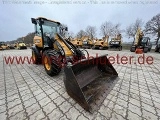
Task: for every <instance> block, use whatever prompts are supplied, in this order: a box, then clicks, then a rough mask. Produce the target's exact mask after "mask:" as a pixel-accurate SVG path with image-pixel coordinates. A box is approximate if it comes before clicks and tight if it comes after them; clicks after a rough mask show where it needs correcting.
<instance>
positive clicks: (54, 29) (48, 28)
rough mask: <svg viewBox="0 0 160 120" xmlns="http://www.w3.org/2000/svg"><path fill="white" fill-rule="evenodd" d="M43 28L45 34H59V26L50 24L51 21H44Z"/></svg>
mask: <svg viewBox="0 0 160 120" xmlns="http://www.w3.org/2000/svg"><path fill="white" fill-rule="evenodd" d="M42 27H43V33H48V34H50V35H52V34H54V33H59V24H57V23H54V22H50V21H44V24H43V25H42Z"/></svg>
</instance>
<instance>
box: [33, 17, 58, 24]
mask: <svg viewBox="0 0 160 120" xmlns="http://www.w3.org/2000/svg"><path fill="white" fill-rule="evenodd" d="M35 19H36V20H39V19H43V20H47V21H50V22H55V23H58V24H61V23H60V22H58V21H55V20H50V19H47V18H45V17H37V18H35Z"/></svg>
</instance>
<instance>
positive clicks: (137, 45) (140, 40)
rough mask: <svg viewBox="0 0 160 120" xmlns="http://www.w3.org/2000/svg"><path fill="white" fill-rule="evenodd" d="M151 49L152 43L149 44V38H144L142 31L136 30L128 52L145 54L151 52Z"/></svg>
mask: <svg viewBox="0 0 160 120" xmlns="http://www.w3.org/2000/svg"><path fill="white" fill-rule="evenodd" d="M151 48H152V43H151V42H150V38H149V37H144V34H143V32H142V30H141V29H140V28H138V30H137V32H136V35H135V39H134V41H133V43H132V46H131V49H130V51H131V52H136V53H143V52H144V53H147V52H149V51H150V50H151Z"/></svg>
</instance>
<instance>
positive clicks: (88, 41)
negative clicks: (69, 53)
mask: <svg viewBox="0 0 160 120" xmlns="http://www.w3.org/2000/svg"><path fill="white" fill-rule="evenodd" d="M82 41H83V42H82V48H87V49H91V48H92V47H93V45H94V42H93V40H92V39H91V38H89V37H88V36H84V37H82Z"/></svg>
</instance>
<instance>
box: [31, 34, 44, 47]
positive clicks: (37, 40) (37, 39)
mask: <svg viewBox="0 0 160 120" xmlns="http://www.w3.org/2000/svg"><path fill="white" fill-rule="evenodd" d="M33 43H34V44H35V45H36V46H37V47H40V48H42V47H43V43H42V37H39V36H34V38H33Z"/></svg>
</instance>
